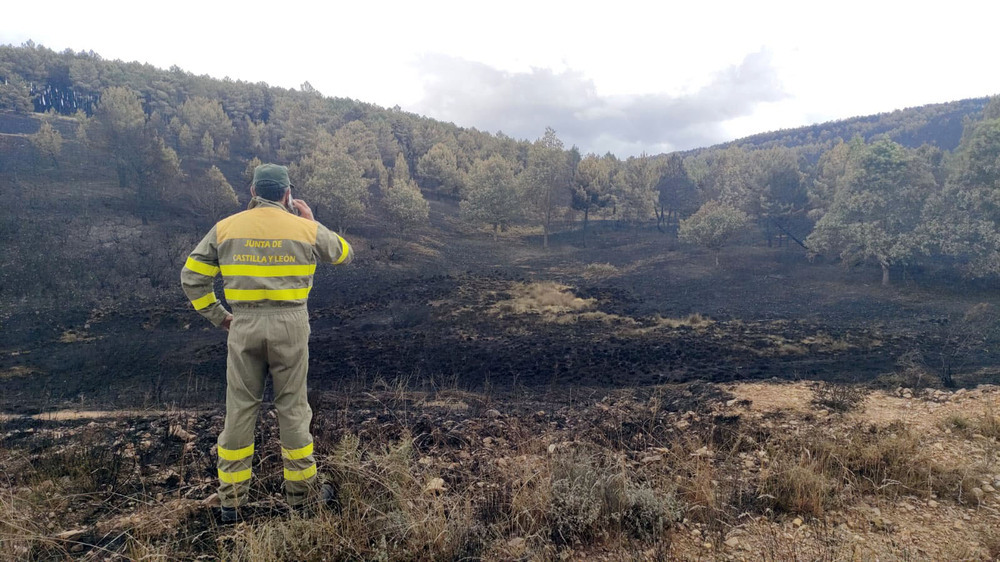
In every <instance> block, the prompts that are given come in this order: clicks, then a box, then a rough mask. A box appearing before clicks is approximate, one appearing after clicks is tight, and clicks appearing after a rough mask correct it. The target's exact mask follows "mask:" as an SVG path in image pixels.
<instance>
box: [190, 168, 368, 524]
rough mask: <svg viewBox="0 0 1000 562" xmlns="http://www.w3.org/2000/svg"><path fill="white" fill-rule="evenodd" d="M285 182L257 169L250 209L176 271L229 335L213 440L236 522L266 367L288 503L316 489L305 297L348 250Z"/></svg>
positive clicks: (198, 305) (274, 171)
mask: <svg viewBox="0 0 1000 562" xmlns="http://www.w3.org/2000/svg"><path fill="white" fill-rule="evenodd" d="M291 187H292V186H291V184H290V183H289V181H288V169H287V168H286V167H284V166H278V165H275V164H262V165H260V166H257V168H255V169H254V172H253V182H252V184H251V186H250V194H251V196H252V197H253V199H252V200H251V201H250V206H249V207H248V209H247V210H246V211H243V212H242V213H238V214H235V215H233V216H230V217H227V218H225V219H223V220H221V221H219V222H218V223H217V224H216V225H215V226H214V227H213V228H212V230H210V231H209V232H208V234H207V235H206V236H205V238H204V239H202V241H201V242H200V243H199V244H198V246H197V247H196V248H195V249H194V251H193V252H191V255H190V257H188V259H187V262H186V263H185V264H184V268H183V269H182V270H181V285H182V286H183V288H184V293H185V294H186V295H187V297H188V299H189V300H190V301H191V304H193V305H194V308H195V310H197V311H198V312H200V313H201V314H202V316H204V317H205V318H207V319H208V320H209V321H211V322H212V324H214V325H215V326H219V327H222V328H223V329H225V330H228V331H229V339H228V343H229V356H228V359H227V367H226V422H225V427H224V428H223V430H222V434H221V435H219V443H218V445H219V446H218V452H219V460H218V470H219V498H220V499H221V501H222V520H223V521H224V522H232V521H236V520H237V519H238V518H239V513H238V512H237V508H239V507H240V506H242V505H245V504H246V502H247V492H248V491H249V488H250V477H251V467H252V461H253V453H254V429H255V425H256V421H257V411H258V409H259V407H260V403H261V400H262V399H263V396H264V378H265V377H266V376H267V374H268V372H270V374H271V378H272V382H273V386H274V405H275V407H276V408H277V410H278V426H279V430H280V435H281V456H282V460H283V464H284V472H285V497H286V499H287V500H288V504H289V505H291V506H292V507H293V508H302V507H304V504H305V503H306V501H307V500H308V499H310V495H311V494H313V493H315V486H314V483H315V482H316V462H315V460H314V459H313V440H312V435H311V434H310V433H309V422H310V420H311V419H312V410H311V409H310V408H309V402H308V400H307V398H306V373H307V370H308V367H309V333H310V328H309V316H308V312H307V311H306V299H307V298H308V296H309V291H310V289H312V280H313V273H314V272H315V271H316V263H317V262H319V261H323V262H327V263H332V264H334V265H342V264H347V263H350V262H351V260H352V259H353V257H354V252H353V250H352V249H351V246H350V245H349V244H348V243H347V241H346V240H344V239H343V238H341V236H340V235H339V234H337V233H336V232H333V231H331V230H329V229H327V228H326V227H325V226H323V225H321V224H319V223H318V222H316V220H315V219H314V218H313V214H312V210H311V209H310V208H309V206H308V205H306V204H305V202H303V201H301V200H298V199H292V197H291V189H290V188H291ZM290 208H294V209H296V210H298V212H299V214H300V215H301V216H295V215H294V214H292V213H291V212H289V209H290ZM220 272H221V273H222V278H223V284H224V287H225V291H224V292H225V296H226V301H228V302H229V305H230V306H231V307H232V310H233V311H232V313H229V312H227V311H226V309H225V308H224V307H223V306H222V303H221V302H220V301H219V300H218V298H216V295H215V290H214V288H213V279H214V278H215V275H216V274H218V273H220Z"/></svg>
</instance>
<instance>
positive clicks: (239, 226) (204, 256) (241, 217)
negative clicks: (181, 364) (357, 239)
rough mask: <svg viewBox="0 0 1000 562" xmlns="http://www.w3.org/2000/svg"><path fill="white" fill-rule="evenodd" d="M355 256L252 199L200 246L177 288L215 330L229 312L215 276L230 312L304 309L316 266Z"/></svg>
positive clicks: (326, 232)
mask: <svg viewBox="0 0 1000 562" xmlns="http://www.w3.org/2000/svg"><path fill="white" fill-rule="evenodd" d="M353 258H354V251H353V250H352V249H351V245H350V244H348V243H347V241H346V240H344V239H343V238H342V237H341V236H340V235H339V234H337V233H336V232H333V231H331V230H330V229H328V228H326V227H325V226H323V225H322V224H319V223H318V222H315V221H311V220H309V219H304V218H302V217H299V216H296V215H293V214H292V213H289V212H288V211H287V210H286V209H285V207H283V206H282V205H281V204H280V203H276V202H274V201H268V200H267V199H262V198H260V197H255V198H254V199H253V200H252V201H251V202H250V206H249V208H248V209H247V210H246V211H243V212H242V213H237V214H235V215H232V216H230V217H227V218H225V219H222V220H221V221H219V222H218V223H216V225H215V226H214V227H212V230H210V231H209V232H208V234H207V235H205V237H204V238H203V239H202V240H201V242H199V243H198V246H197V247H196V248H195V249H194V251H193V252H191V255H190V256H189V257H188V259H187V262H185V264H184V268H183V269H182V270H181V285H182V286H183V287H184V293H185V294H186V295H187V297H188V299H189V300H190V301H191V304H192V305H194V308H195V310H197V311H198V312H200V313H201V315H202V316H204V317H205V318H208V320H209V321H211V322H212V324H214V325H216V326H219V325H220V324H222V321H223V320H225V319H226V316H227V314H228V313H227V312H226V309H225V308H223V306H222V303H221V302H220V301H219V299H218V298H217V297H216V295H215V290H214V287H213V285H212V284H213V279H214V278H215V276H216V275H217V274H219V273H222V279H223V286H224V289H225V290H224V293H225V296H226V301H228V302H229V305H230V306H231V307H233V308H234V309H236V308H241V307H248V308H249V307H282V306H302V305H304V304H305V303H306V299H307V298H308V296H309V291H310V289H312V280H313V273H315V271H316V263H317V262H320V261H322V262H327V263H332V264H334V265H341V264H347V263H350V262H351V260H352V259H353Z"/></svg>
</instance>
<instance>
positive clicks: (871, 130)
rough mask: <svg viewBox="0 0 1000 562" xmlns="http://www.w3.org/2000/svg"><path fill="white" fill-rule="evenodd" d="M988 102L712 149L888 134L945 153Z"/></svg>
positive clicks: (881, 116) (899, 113)
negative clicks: (928, 145) (935, 147)
mask: <svg viewBox="0 0 1000 562" xmlns="http://www.w3.org/2000/svg"><path fill="white" fill-rule="evenodd" d="M987 102H989V98H988V97H982V98H972V99H965V100H959V101H953V102H948V103H936V104H931V105H922V106H919V107H909V108H906V109H897V110H896V111H891V112H888V113H878V114H875V115H866V116H862V117H851V118H850V119H842V120H839V121H829V122H827V123H819V124H816V125H809V126H806V127H799V128H796V129H782V130H778V131H772V132H768V133H760V134H756V135H752V136H749V137H745V138H742V139H737V140H734V141H732V142H728V143H723V144H720V145H717V146H715V147H712V148H726V147H729V146H742V147H744V148H770V147H774V146H786V147H804V146H810V145H826V144H828V143H829V142H830V141H833V140H835V139H836V138H838V137H839V138H841V139H843V140H845V141H847V140H850V139H851V138H852V137H854V136H855V135H861V136H862V137H864V138H865V140H870V139H871V138H872V137H876V136H879V135H883V134H884V135H888V136H889V138H890V139H892V140H894V141H896V142H898V143H900V144H902V145H904V146H908V147H911V148H916V147H918V146H920V145H922V144H930V145H934V146H937V147H938V148H941V149H942V150H954V149H955V147H957V146H958V142H959V140H961V138H962V125H963V121H964V120H965V119H966V118H967V117H971V118H975V117H978V115H979V114H980V113H982V111H983V108H985V107H986V104H987Z"/></svg>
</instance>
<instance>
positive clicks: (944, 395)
mask: <svg viewBox="0 0 1000 562" xmlns="http://www.w3.org/2000/svg"><path fill="white" fill-rule="evenodd" d="M313 400H314V406H315V409H316V412H317V414H316V417H315V420H314V434H315V436H316V442H317V450H319V451H321V453H320V456H319V459H320V466H321V468H322V470H323V472H324V473H325V474H326V475H328V477H329V479H330V481H331V482H333V483H334V484H335V485H336V486H337V488H338V492H339V498H340V502H341V503H340V506H339V507H338V509H337V510H335V511H331V512H322V513H320V514H318V515H317V516H316V517H314V518H312V519H305V520H304V519H300V518H298V517H297V516H293V515H290V514H288V513H287V509H286V508H285V506H284V503H283V500H282V499H281V493H280V486H281V476H280V474H281V470H280V454H279V444H278V442H277V435H276V431H277V428H276V421H275V420H274V413H273V410H270V409H265V411H264V414H263V415H262V416H261V422H260V427H259V433H258V442H257V443H258V454H257V456H256V459H255V475H256V476H255V484H254V496H253V498H254V500H253V507H254V515H253V516H252V517H251V518H250V520H249V521H247V522H245V523H241V524H239V525H237V526H231V527H224V526H220V525H218V524H217V523H216V521H215V519H214V516H213V508H214V505H215V502H216V500H215V497H214V496H213V492H214V487H215V480H214V474H213V472H214V462H215V458H214V453H213V443H214V439H215V436H216V434H217V432H218V430H219V429H220V424H221V411H219V410H205V411H116V412H96V411H89V412H88V411H80V412H69V411H63V412H57V413H49V414H43V415H38V416H34V417H17V416H14V417H10V416H9V417H7V418H5V419H4V420H3V422H2V423H3V425H2V427H0V431H2V434H0V435H2V441H0V443H2V448H0V471H2V474H3V475H4V479H3V482H2V488H0V541H2V543H3V547H2V552H3V553H5V554H4V555H3V556H9V557H10V559H37V560H55V559H64V558H67V557H69V558H80V559H86V560H107V559H111V560H114V559H126V558H129V559H139V558H144V559H159V558H163V559H198V558H203V559H214V558H217V557H221V558H225V559H247V560H249V559H255V558H256V559H261V558H259V557H261V556H263V557H265V558H269V559H315V560H319V559H358V558H361V559H371V558H378V557H387V558H388V559H399V560H404V559H463V558H465V559H479V558H484V559H496V560H500V559H524V560H535V559H564V560H566V559H574V560H592V559H606V560H630V559H649V560H661V559H689V560H759V559H765V560H777V559H784V560H788V559H794V560H816V559H820V560H873V559H880V560H894V559H906V560H965V559H968V560H988V559H993V558H995V557H996V556H998V555H1000V531H998V529H1000V509H998V508H1000V495H998V492H997V490H998V489H1000V464H998V460H1000V459H998V453H1000V444H998V438H1000V417H998V413H1000V389H998V388H997V387H994V386H981V387H978V388H975V389H970V390H958V391H954V392H952V391H945V390H941V389H936V390H935V389H910V388H898V389H890V390H876V391H872V390H869V389H865V388H859V387H835V386H829V385H825V384H821V383H811V382H795V383H787V382H743V383H729V384H710V383H683V384H671V385H659V386H647V387H640V388H635V389H630V390H610V391H609V390H593V389H591V390H584V389H578V390H575V391H573V392H572V393H554V392H548V393H537V392H525V393H507V394H485V393H471V392H466V391H460V390H455V389H440V390H436V391H412V390H409V389H407V388H405V387H404V386H402V385H398V386H393V385H385V384H383V385H378V386H374V387H369V388H358V389H350V392H337V393H322V394H316V395H314V396H313Z"/></svg>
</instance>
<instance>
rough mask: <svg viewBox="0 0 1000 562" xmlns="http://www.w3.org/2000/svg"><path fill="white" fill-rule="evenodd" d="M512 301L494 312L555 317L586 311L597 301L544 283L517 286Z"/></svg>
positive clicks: (567, 288)
mask: <svg viewBox="0 0 1000 562" xmlns="http://www.w3.org/2000/svg"><path fill="white" fill-rule="evenodd" d="M511 292H512V293H513V297H512V298H511V299H508V300H505V301H501V302H498V303H497V304H496V305H495V306H494V308H493V310H494V312H495V313H497V314H501V315H502V314H541V315H544V316H554V315H558V314H565V313H568V312H578V311H581V310H586V309H588V308H590V307H592V306H594V303H595V302H596V301H595V299H581V298H579V297H577V296H576V295H574V294H573V291H572V289H570V287H567V286H566V285H560V284H559V283H552V282H548V281H546V282H542V283H527V284H517V285H514V287H513V288H512V289H511Z"/></svg>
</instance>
